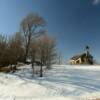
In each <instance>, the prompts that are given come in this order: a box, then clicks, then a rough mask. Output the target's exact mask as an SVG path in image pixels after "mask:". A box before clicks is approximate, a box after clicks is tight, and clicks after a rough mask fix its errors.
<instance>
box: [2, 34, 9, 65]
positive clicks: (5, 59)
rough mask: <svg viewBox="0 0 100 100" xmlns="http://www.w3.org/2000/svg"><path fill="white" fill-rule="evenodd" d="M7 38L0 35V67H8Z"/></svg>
mask: <svg viewBox="0 0 100 100" xmlns="http://www.w3.org/2000/svg"><path fill="white" fill-rule="evenodd" d="M7 48H8V43H7V37H5V36H4V35H2V34H1V35H0V66H2V67H4V66H7V65H9V60H8V53H7V50H8V49H7Z"/></svg>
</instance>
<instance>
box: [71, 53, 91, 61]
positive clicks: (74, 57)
mask: <svg viewBox="0 0 100 100" xmlns="http://www.w3.org/2000/svg"><path fill="white" fill-rule="evenodd" d="M82 57H86V53H83V54H80V55H75V56H73V57H72V58H71V59H72V60H77V59H79V58H82ZM88 57H89V58H93V56H92V55H90V54H89V55H88Z"/></svg>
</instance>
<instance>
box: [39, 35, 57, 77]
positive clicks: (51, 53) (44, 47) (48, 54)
mask: <svg viewBox="0 0 100 100" xmlns="http://www.w3.org/2000/svg"><path fill="white" fill-rule="evenodd" d="M55 47H56V43H55V40H54V38H52V37H50V36H48V35H47V34H45V35H44V36H42V37H40V38H39V39H38V55H39V56H38V57H39V59H40V62H41V66H40V77H42V76H43V66H46V68H48V69H50V68H51V65H52V64H53V63H54V62H55V56H56V50H55Z"/></svg>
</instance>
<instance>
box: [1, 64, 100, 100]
mask: <svg viewBox="0 0 100 100" xmlns="http://www.w3.org/2000/svg"><path fill="white" fill-rule="evenodd" d="M95 98H100V66H71V65H55V66H53V67H52V69H51V70H47V71H46V72H44V77H43V78H40V77H37V76H35V77H32V70H31V68H30V65H28V66H24V67H21V68H20V70H19V71H17V72H16V73H14V74H12V73H10V74H4V73H0V100H92V99H95Z"/></svg>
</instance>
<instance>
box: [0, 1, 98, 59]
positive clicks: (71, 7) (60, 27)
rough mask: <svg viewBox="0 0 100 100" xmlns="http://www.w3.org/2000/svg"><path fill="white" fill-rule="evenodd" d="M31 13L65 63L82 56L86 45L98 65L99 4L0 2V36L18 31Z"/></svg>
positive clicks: (96, 2) (75, 2)
mask: <svg viewBox="0 0 100 100" xmlns="http://www.w3.org/2000/svg"><path fill="white" fill-rule="evenodd" d="M31 12H37V13H39V15H40V16H42V17H43V18H44V19H45V20H46V21H47V26H46V28H47V30H48V33H49V34H50V35H51V36H53V37H55V38H56V41H57V50H58V51H59V52H61V54H62V56H63V57H64V59H65V60H66V61H67V60H68V59H70V58H71V57H72V56H73V55H76V54H80V53H83V52H84V49H85V46H86V45H88V46H89V47H90V52H91V53H92V55H93V56H94V59H96V60H98V61H100V0H0V33H2V34H6V35H12V34H14V33H15V32H17V31H19V29H20V22H21V20H22V19H23V18H24V17H25V16H27V15H28V14H29V13H31Z"/></svg>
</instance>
